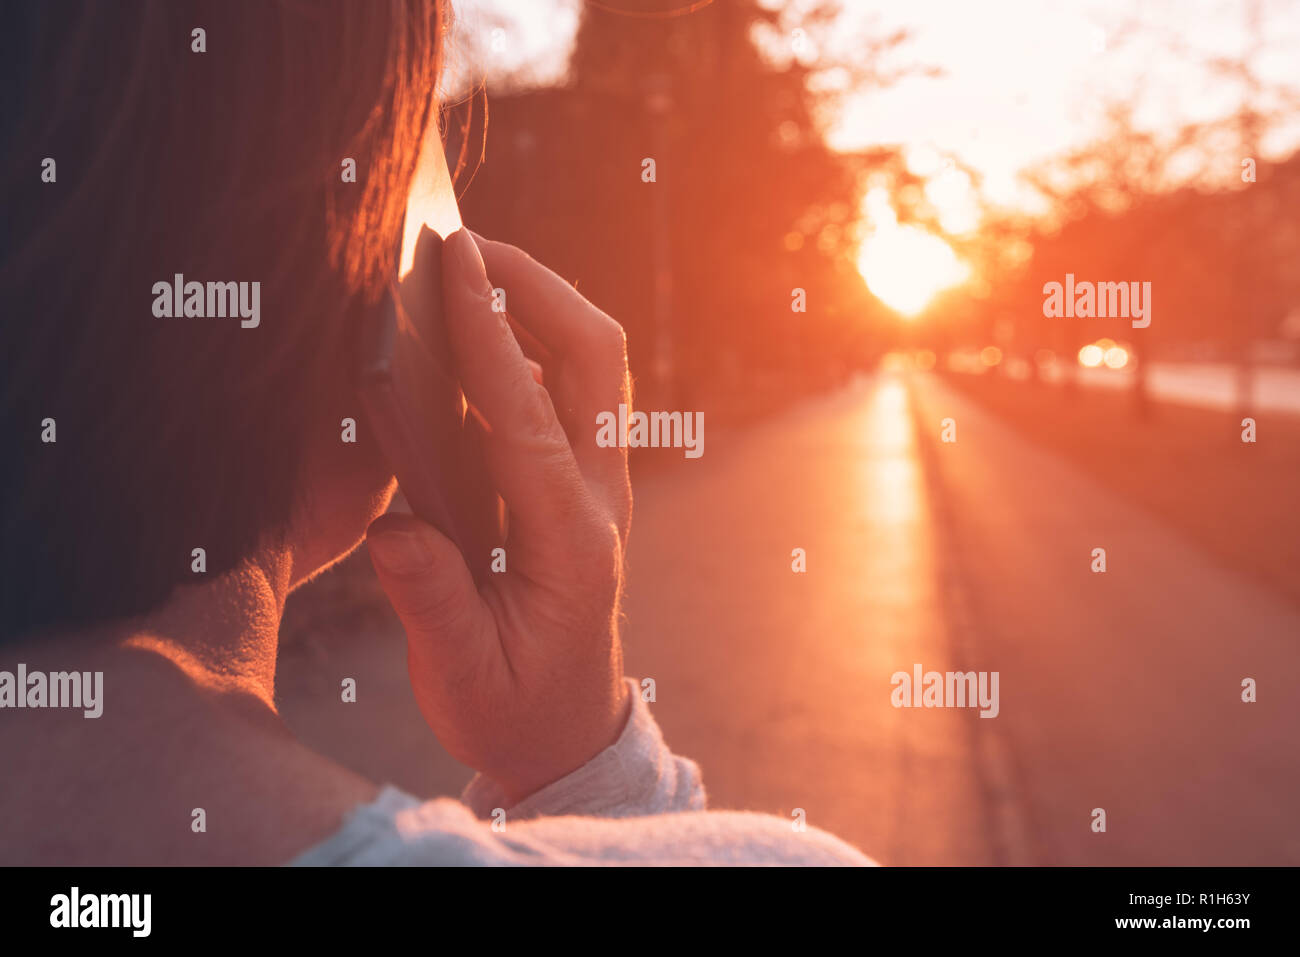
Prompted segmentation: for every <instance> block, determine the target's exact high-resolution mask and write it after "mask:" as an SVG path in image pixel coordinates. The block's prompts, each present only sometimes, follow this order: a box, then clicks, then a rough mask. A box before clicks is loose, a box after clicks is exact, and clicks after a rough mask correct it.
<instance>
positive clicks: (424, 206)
mask: <svg viewBox="0 0 1300 957" xmlns="http://www.w3.org/2000/svg"><path fill="white" fill-rule="evenodd" d="M416 178H417V183H419V184H421V188H419V189H417V190H415V191H413V194H412V198H411V201H410V203H409V204H408V207H407V219H406V227H405V235H404V237H403V248H402V251H401V253H402V254H401V256H400V260H399V268H398V282H397V293H396V295H392V294H390V295H388V296H387V297H386V298H385V301H384V303H383V307H382V309H381V310H380V311H379V312H378V314H377V315H376V316H375V317H374V318H373V319H372V320H371V322H370V324H369V326H368V327H367V328H366V329H365V330H363V336H362V344H361V366H360V376H359V384H358V392H359V394H360V398H361V402H362V406H363V408H364V410H365V414H366V418H367V421H368V423H369V427H370V430H371V432H372V434H373V435H375V437H376V439H377V441H378V443H379V447H380V449H381V451H382V452H383V454H384V456H385V458H386V459H387V460H388V465H389V467H390V468H391V469H392V471H393V473H394V474H395V475H396V476H397V482H398V486H399V487H400V488H401V490H402V492H403V494H404V495H405V497H406V501H407V502H408V504H409V505H410V507H411V510H412V511H413V512H414V513H415V514H416V515H417V516H419V517H420V518H422V519H423V520H424V521H426V522H428V523H429V524H431V525H433V526H434V527H436V528H437V529H438V530H439V531H441V532H442V533H443V534H445V535H446V536H447V537H448V538H450V539H451V540H452V541H453V542H455V543H456V546H457V547H458V548H459V549H460V551H461V553H462V555H463V556H464V557H465V562H466V564H467V565H468V567H469V569H470V571H471V573H472V574H473V575H474V579H475V581H479V582H481V581H482V579H483V577H484V576H486V575H487V574H488V573H489V569H490V566H491V562H492V550H493V549H494V548H496V547H498V546H500V545H501V544H503V543H504V540H505V506H504V503H503V502H502V500H501V497H500V496H499V495H498V494H497V492H496V489H495V488H494V487H493V484H492V480H491V478H490V476H489V474H488V470H487V467H486V465H485V463H484V458H483V434H482V429H481V427H480V426H479V424H478V422H477V421H476V420H475V419H474V417H473V416H470V415H467V411H468V406H467V403H466V401H465V396H464V393H463V392H462V390H461V388H460V382H459V377H458V376H457V373H456V366H455V359H454V357H453V355H452V351H451V346H450V343H449V341H448V338H447V329H446V325H445V322H444V312H443V302H442V243H443V241H444V240H445V239H446V237H447V236H449V235H451V233H453V232H455V231H456V230H457V229H460V228H461V220H460V212H459V210H458V209H457V208H456V197H455V193H454V192H453V190H452V185H451V176H450V174H449V172H448V170H447V164H446V159H445V158H444V156H443V154H442V150H441V148H440V145H439V144H437V143H434V142H431V143H430V145H429V146H428V147H427V148H426V149H425V151H424V154H423V155H422V157H421V163H420V169H419V170H418V171H417V176H416Z"/></svg>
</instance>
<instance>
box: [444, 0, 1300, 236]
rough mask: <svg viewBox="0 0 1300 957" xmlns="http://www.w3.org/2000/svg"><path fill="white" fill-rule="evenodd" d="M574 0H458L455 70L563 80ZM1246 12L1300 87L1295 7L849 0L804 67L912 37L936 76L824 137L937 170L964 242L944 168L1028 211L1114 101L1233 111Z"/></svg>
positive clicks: (908, 57)
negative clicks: (869, 40) (1219, 60)
mask: <svg viewBox="0 0 1300 957" xmlns="http://www.w3.org/2000/svg"><path fill="white" fill-rule="evenodd" d="M581 2H582V0H454V7H455V9H456V13H457V20H458V30H460V31H461V34H460V36H461V37H467V36H468V35H470V34H472V35H473V39H472V40H471V39H464V40H462V41H461V42H460V43H455V42H454V43H453V46H454V47H455V49H456V52H457V53H458V54H459V57H458V58H457V57H455V56H454V57H453V59H452V62H451V67H452V69H453V70H454V71H456V73H457V75H459V76H461V77H464V76H466V75H468V76H474V77H482V76H484V75H486V76H487V78H488V79H489V80H493V79H501V78H506V77H509V78H511V79H513V80H514V81H516V82H522V83H524V84H541V85H545V84H548V83H554V82H557V81H558V80H560V79H561V78H562V77H563V75H564V71H565V66H566V62H567V57H568V55H569V52H570V50H571V48H572V43H573V37H574V34H575V32H576V29H577V25H578V20H579V13H580V7H581ZM717 2H725V0H717ZM765 2H766V4H767V5H768V6H773V7H783V8H784V9H785V11H786V15H785V22H784V23H783V27H784V28H785V29H787V30H788V31H789V32H790V33H791V35H793V31H794V30H795V29H797V28H798V24H799V22H800V21H799V11H800V9H801V3H802V2H803V0H765ZM1252 2H1257V3H1258V5H1259V10H1260V20H1261V23H1262V25H1263V29H1262V30H1261V31H1260V33H1261V37H1262V41H1263V42H1262V45H1261V48H1260V50H1259V51H1258V52H1257V53H1255V54H1253V55H1252V56H1250V58H1249V59H1250V62H1251V63H1253V64H1254V65H1255V68H1256V71H1257V73H1258V75H1259V77H1260V79H1261V81H1263V83H1264V84H1265V86H1267V85H1269V84H1272V83H1278V82H1290V83H1291V84H1293V85H1294V86H1296V87H1298V88H1300V52H1298V51H1300V0H1145V2H1135V0H985V2H981V3H975V2H971V0H894V2H880V0H843V8H844V9H843V12H842V13H841V15H840V17H839V18H838V21H837V22H836V24H835V27H834V29H833V30H832V31H830V33H829V35H826V36H821V37H812V38H810V39H811V40H812V42H811V43H805V44H804V45H803V46H801V48H800V49H801V50H802V51H803V52H802V53H801V54H800V56H801V59H804V61H805V62H807V63H809V64H810V65H812V66H814V67H816V66H817V64H818V63H819V62H824V61H827V60H833V59H835V58H836V57H845V56H848V57H851V56H853V55H854V50H855V47H856V48H860V46H861V37H862V36H863V31H870V32H873V33H883V32H888V31H891V30H894V29H898V28H907V29H908V30H909V31H911V34H912V35H911V38H910V39H909V41H908V42H907V43H906V44H905V45H904V46H903V47H901V48H899V50H898V52H897V54H896V59H897V63H898V64H899V65H902V64H904V63H911V64H919V65H924V66H933V67H939V68H940V69H941V70H942V75H940V76H937V77H925V76H911V77H907V78H904V79H902V80H900V81H898V82H897V83H896V84H895V85H893V86H891V87H889V88H886V89H883V90H871V91H867V92H865V93H863V94H862V95H851V94H850V95H848V96H846V97H844V98H843V100H842V104H843V105H842V109H841V110H840V111H839V112H838V113H837V114H836V115H835V116H833V117H830V118H828V122H827V130H826V132H827V136H828V139H829V141H830V142H831V143H832V145H834V146H836V147H838V148H843V149H853V148H856V147H860V146H866V145H871V144H899V145H902V146H903V147H904V148H905V149H906V150H907V154H908V156H909V162H910V163H911V165H912V166H913V168H914V169H915V170H916V171H917V172H918V173H921V174H922V175H928V174H930V173H932V172H936V171H937V172H939V173H940V176H939V177H938V178H939V180H940V182H938V183H936V184H935V189H937V190H939V191H940V194H941V196H942V197H943V198H942V199H940V197H932V198H935V199H937V200H939V205H940V206H941V208H944V209H946V210H947V212H948V214H949V217H948V219H949V221H948V222H945V223H944V225H945V227H947V228H950V229H951V230H952V231H954V232H960V231H963V230H964V229H965V228H973V226H974V224H975V216H976V207H975V205H974V202H973V194H972V193H971V183H970V180H969V179H968V178H967V177H966V176H965V175H964V174H962V173H960V170H956V171H953V170H950V171H949V174H948V175H946V176H944V175H942V168H943V166H944V161H945V159H946V158H948V157H951V158H954V160H955V162H956V163H957V164H960V166H963V167H968V168H970V169H972V170H973V171H975V172H976V173H977V174H978V175H979V177H980V178H981V180H982V190H983V196H984V197H985V199H986V200H987V201H988V202H991V203H992V204H994V205H998V206H1005V207H1011V208H1015V209H1023V210H1026V211H1030V212H1033V211H1036V209H1037V206H1036V203H1035V197H1034V194H1033V192H1032V190H1030V189H1029V188H1028V187H1027V186H1025V185H1024V184H1023V183H1022V182H1021V181H1020V179H1019V173H1020V172H1021V170H1023V169H1025V168H1026V167H1030V166H1033V165H1035V164H1036V163H1038V162H1040V161H1042V160H1044V159H1046V158H1048V157H1051V156H1053V155H1057V154H1060V153H1062V152H1064V151H1067V150H1069V149H1070V148H1071V147H1072V146H1077V145H1082V144H1084V143H1086V142H1088V141H1089V140H1090V139H1093V138H1095V137H1096V136H1097V135H1098V134H1099V132H1100V130H1101V121H1102V111H1103V108H1104V107H1105V105H1106V104H1107V103H1108V102H1110V101H1112V100H1119V101H1123V102H1128V103H1131V104H1133V106H1134V109H1135V111H1136V112H1135V116H1136V118H1137V120H1138V123H1139V125H1140V126H1143V127H1144V128H1147V129H1151V130H1154V131H1156V132H1157V133H1164V132H1167V131H1170V130H1172V129H1175V128H1176V127H1177V126H1178V125H1180V123H1181V122H1183V121H1187V120H1203V119H1211V118H1214V117H1217V116H1223V115H1228V114H1231V113H1232V112H1233V111H1234V109H1235V107H1236V106H1237V105H1238V104H1240V103H1241V102H1242V99H1243V97H1244V96H1245V95H1246V91H1245V90H1244V89H1243V88H1242V86H1241V85H1240V84H1235V83H1233V82H1231V81H1230V80H1228V79H1226V78H1224V77H1221V76H1216V75H1214V74H1213V72H1212V71H1210V70H1208V69H1207V68H1206V67H1205V66H1204V64H1205V63H1206V62H1207V61H1208V59H1209V58H1211V57H1214V56H1219V57H1227V58H1232V59H1240V58H1242V56H1243V55H1244V54H1245V53H1246V51H1247V50H1249V49H1250V35H1249V32H1248V31H1247V29H1246V17H1245V11H1246V10H1247V9H1248V8H1249V6H1250V4H1251V3H1252ZM494 31H495V32H494ZM778 40H779V38H778ZM452 82H453V83H454V82H455V81H454V80H453V81H452ZM1297 145H1300V123H1297V122H1294V121H1293V122H1291V123H1289V124H1286V125H1284V126H1281V127H1279V128H1278V129H1276V130H1274V131H1273V133H1271V134H1270V136H1269V137H1267V138H1266V140H1265V142H1264V143H1262V144H1261V149H1260V153H1261V155H1262V156H1263V157H1265V158H1267V157H1270V156H1272V157H1278V156H1282V155H1285V154H1287V153H1289V152H1290V151H1291V150H1293V149H1294V148H1295V147H1296V146H1297ZM1230 152H1238V151H1230ZM1224 163H1225V169H1227V168H1229V167H1231V168H1233V169H1235V168H1236V166H1237V165H1238V163H1239V158H1238V157H1237V156H1235V155H1225V157H1224ZM945 191H946V192H945Z"/></svg>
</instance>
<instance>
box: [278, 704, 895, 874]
mask: <svg viewBox="0 0 1300 957" xmlns="http://www.w3.org/2000/svg"><path fill="white" fill-rule="evenodd" d="M629 684H630V693H631V696H632V702H633V704H632V713H631V716H630V717H629V718H628V723H627V727H625V728H624V729H623V733H622V734H621V735H620V736H619V739H618V740H617V741H616V742H615V743H614V744H613V745H611V746H610V747H608V748H606V749H605V750H604V751H602V752H601V753H600V754H598V755H596V757H594V758H593V759H592V760H591V761H589V762H587V763H586V764H585V765H583V766H582V767H580V768H578V769H577V770H576V771H574V772H573V773H572V774H569V775H567V776H566V777H563V778H561V779H560V780H558V781H556V782H554V783H553V784H550V785H548V786H546V787H544V788H542V789H541V790H540V791H538V792H536V793H534V794H532V795H530V796H529V797H527V798H525V799H524V800H523V801H521V802H519V803H518V804H515V805H513V806H507V801H506V800H505V797H504V795H503V793H502V792H501V790H500V788H498V787H497V786H496V785H495V784H494V783H493V782H492V781H490V780H489V779H487V778H485V777H484V776H483V775H481V774H480V775H478V776H477V777H475V778H474V779H473V780H472V781H470V783H469V784H468V785H467V786H466V788H465V791H464V792H463V793H462V795H461V800H460V801H454V800H452V799H450V798H438V799H436V800H432V801H421V800H420V799H419V798H416V797H413V796H411V795H410V794H407V793H405V792H403V791H400V790H398V789H397V788H394V787H391V786H390V787H385V788H384V789H383V791H381V792H380V794H379V797H378V798H376V799H375V800H374V801H372V802H370V803H369V804H363V805H361V806H359V807H357V808H356V809H355V810H354V811H353V812H352V813H351V814H350V815H349V817H348V819H347V821H346V822H345V823H344V824H343V827H342V828H340V829H339V830H338V831H337V832H336V833H334V834H333V835H331V836H330V837H328V838H326V839H325V840H324V841H322V842H321V843H320V844H317V845H316V846H315V847H311V848H309V849H308V850H306V851H305V852H303V853H302V854H301V855H299V856H298V857H297V858H295V859H294V860H293V861H292V862H291V863H292V864H295V865H303V866H316V865H340V864H347V865H367V866H373V865H416V866H422V865H564V864H578V865H598V864H600V865H604V864H656V865H697V864H786V865H790V864H813V865H827V864H871V863H873V862H872V861H871V860H870V859H869V858H867V857H865V856H864V855H863V854H862V853H861V852H859V851H857V850H855V849H854V848H852V847H850V846H849V845H848V844H845V843H844V842H843V841H841V840H840V839H839V838H837V837H833V836H832V835H830V834H828V833H826V832H825V831H820V830H818V829H816V828H812V827H809V828H807V829H806V830H802V831H797V830H795V828H794V825H793V822H791V821H786V820H782V819H781V818H779V817H774V816H772V815H769V814H754V813H750V812H746V811H706V810H704V806H705V795H704V785H703V783H702V782H701V780H700V769H699V768H698V767H697V766H696V764H695V762H694V761H691V760H689V759H687V758H682V757H678V756H677V755H674V754H673V753H672V752H671V751H670V750H669V749H668V746H667V745H666V744H665V743H664V739H663V735H662V734H661V733H660V731H659V726H658V725H657V724H656V723H655V720H654V717H653V716H651V714H650V709H649V707H648V706H647V705H646V704H645V703H644V702H643V701H642V700H641V696H640V689H639V688H638V687H637V686H636V685H635V684H634V683H631V682H629Z"/></svg>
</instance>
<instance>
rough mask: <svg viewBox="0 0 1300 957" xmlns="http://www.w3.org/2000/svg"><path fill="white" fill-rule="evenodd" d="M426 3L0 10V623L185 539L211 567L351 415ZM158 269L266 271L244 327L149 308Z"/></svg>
mask: <svg viewBox="0 0 1300 957" xmlns="http://www.w3.org/2000/svg"><path fill="white" fill-rule="evenodd" d="M440 8H441V5H440V3H439V2H438V0H388V2H379V0H367V2H360V0H358V2H345V0H339V2H328V3H321V4H315V3H307V2H298V0H279V2H272V0H221V2H198V3H177V2H170V0H158V2H136V3H99V2H93V0H92V2H73V3H68V2H60V0H53V2H43V3H40V4H28V5H23V6H21V7H15V9H13V10H12V11H11V10H8V9H6V11H5V28H4V30H3V31H2V36H3V38H2V39H0V71H3V94H2V95H3V96H4V98H5V101H4V104H3V106H4V110H3V112H2V113H0V146H2V147H3V153H0V156H3V157H5V162H4V165H5V169H4V176H3V184H2V185H0V189H2V190H3V206H2V207H0V208H3V210H4V220H5V227H4V228H5V233H4V235H3V238H2V242H3V258H2V259H0V308H3V319H2V320H0V442H2V443H3V446H2V451H0V554H2V555H3V562H2V567H0V576H2V578H0V637H6V636H13V635H16V634H22V633H25V632H29V631H33V630H38V629H42V628H46V627H49V626H54V625H60V624H75V623H81V622H86V621H95V620H100V619H104V618H111V617H118V616H123V615H130V614H135V613H139V612H143V611H146V610H148V609H149V608H151V607H154V606H156V605H158V604H159V603H161V602H162V601H163V600H165V599H166V597H167V596H168V595H169V594H170V592H171V590H172V588H173V587H174V586H175V585H176V584H177V583H178V582H181V581H183V580H186V579H191V580H192V578H193V575H192V573H191V571H190V553H191V549H192V548H194V547H203V548H204V549H205V550H206V554H207V570H208V572H209V574H213V573H220V572H222V571H225V570H228V569H230V568H233V567H234V566H235V565H236V564H237V563H238V562H239V561H241V560H242V559H244V558H245V557H247V556H248V555H249V554H250V553H251V552H252V551H253V550H254V549H255V548H256V547H257V546H258V544H259V543H260V542H261V541H263V540H264V538H265V536H267V535H271V534H275V533H276V532H277V531H278V530H283V529H284V528H285V526H286V524H287V522H288V519H289V516H290V511H291V509H292V507H293V506H294V504H295V502H296V500H297V496H298V495H300V485H301V478H302V476H301V468H302V463H303V454H302V453H303V449H304V448H305V447H306V444H307V443H308V442H309V441H310V438H311V436H312V434H313V433H316V434H320V433H321V430H323V429H329V430H332V431H333V433H334V435H335V439H336V440H337V433H338V429H339V421H340V419H341V418H342V417H343V416H344V415H349V414H353V415H355V414H356V409H355V404H354V403H353V402H352V401H351V386H352V380H351V376H350V368H349V356H350V353H351V345H352V339H353V334H354V333H353V329H354V326H355V323H356V319H357V318H358V317H359V315H360V313H361V311H362V310H364V309H367V308H370V307H371V305H372V304H373V303H374V302H376V301H377V300H378V299H379V296H380V294H381V293H382V291H383V289H384V287H385V285H386V284H387V282H388V281H389V277H391V276H392V275H393V272H394V269H395V261H394V257H395V254H396V253H395V246H396V240H397V237H398V234H399V232H400V227H401V222H402V215H403V212H404V209H405V203H406V196H407V191H408V188H409V185H410V180H411V177H412V175H413V171H414V169H415V163H416V160H417V157H418V151H419V147H420V145H421V143H422V141H423V138H424V135H425V132H426V130H427V128H428V126H429V124H430V123H431V122H433V121H434V118H435V115H436V114H435V109H436V107H435V99H434V94H435V86H436V81H437V76H438V63H439V55H440V49H441V37H442V35H443V32H444V24H443V22H442V18H441V16H440ZM197 29H201V30H203V31H204V40H205V44H206V50H205V52H195V51H194V49H193V46H194V44H195V39H194V33H193V31H195V30H197ZM46 158H50V159H53V160H54V161H55V164H56V165H55V167H54V169H55V180H54V182H45V181H43V179H42V171H43V168H44V167H43V164H44V163H45V160H46ZM346 158H351V159H353V160H355V162H356V171H357V174H356V180H357V181H356V182H355V183H346V182H344V181H343V177H342V176H341V172H342V169H343V162H344V160H345V159H346ZM176 273H181V274H184V276H185V277H186V281H189V280H197V281H200V282H229V281H249V282H251V281H259V282H260V283H261V322H260V325H259V326H258V327H257V328H242V327H241V325H240V322H239V319H238V318H234V319H200V318H189V319H181V318H177V319H167V318H156V317H155V316H154V314H153V311H152V304H153V293H152V292H151V290H152V287H153V284H154V283H155V282H158V281H166V282H171V281H172V278H173V276H174V275H175V274H176ZM47 418H48V419H54V420H55V423H56V425H55V427H56V430H57V431H56V437H57V438H56V441H55V442H52V443H50V442H45V441H42V431H43V430H42V422H43V421H44V420H45V419H47Z"/></svg>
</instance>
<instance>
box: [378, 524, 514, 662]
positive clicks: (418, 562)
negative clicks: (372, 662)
mask: <svg viewBox="0 0 1300 957" xmlns="http://www.w3.org/2000/svg"><path fill="white" fill-rule="evenodd" d="M366 544H367V545H368V546H369V549H370V561H371V564H373V565H374V566H375V574H376V575H378V577H379V584H380V585H381V586H382V587H383V589H384V593H385V594H387V595H388V600H389V601H390V602H391V603H392V605H393V609H394V610H395V611H396V612H397V617H398V618H400V619H401V620H402V624H403V625H404V626H405V627H406V638H407V645H408V648H409V651H410V654H411V656H412V658H413V659H414V660H417V661H418V662H419V663H420V664H421V665H427V666H429V667H431V668H435V669H437V671H438V672H439V673H440V674H443V675H447V674H464V673H465V672H466V671H467V670H468V669H470V668H473V667H474V666H475V664H476V663H477V662H478V661H480V660H481V655H482V654H483V652H484V649H485V647H486V645H485V642H486V640H487V639H488V638H489V637H490V635H491V629H490V625H491V624H492V616H491V612H489V611H488V608H487V606H486V605H485V604H484V603H483V599H482V598H481V597H480V596H479V593H478V590H477V589H476V588H475V586H474V579H473V576H471V575H470V573H469V569H468V568H467V567H466V565H465V560H464V558H462V557H461V554H460V550H459V549H458V548H457V547H456V546H455V544H454V543H453V542H452V541H451V540H450V539H449V538H447V537H446V536H445V535H443V534H442V533H441V532H439V531H438V530H437V529H435V528H434V527H433V526H431V525H429V524H428V523H426V522H423V521H421V520H420V519H418V518H416V517H415V516H414V515H407V514H402V513H395V512H394V513H389V514H387V515H381V516H380V517H379V518H377V519H375V520H374V521H373V522H371V523H370V527H369V528H368V529H367V530H366Z"/></svg>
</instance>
